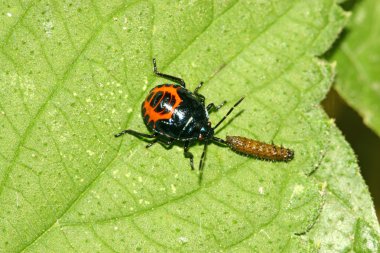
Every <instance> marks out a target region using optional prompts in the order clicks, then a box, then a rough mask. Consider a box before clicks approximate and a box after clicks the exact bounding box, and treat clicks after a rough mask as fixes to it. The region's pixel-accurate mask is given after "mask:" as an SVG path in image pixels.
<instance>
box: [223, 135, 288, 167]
mask: <svg viewBox="0 0 380 253" xmlns="http://www.w3.org/2000/svg"><path fill="white" fill-rule="evenodd" d="M226 142H227V144H228V146H229V147H230V148H231V149H232V150H234V151H237V152H239V153H242V154H245V155H250V156H254V157H257V158H260V159H265V160H272V161H284V162H287V161H290V160H292V159H293V157H294V152H293V150H291V149H287V148H283V147H279V146H276V145H271V144H267V143H264V142H260V141H255V140H252V139H248V138H245V137H241V136H227V137H226Z"/></svg>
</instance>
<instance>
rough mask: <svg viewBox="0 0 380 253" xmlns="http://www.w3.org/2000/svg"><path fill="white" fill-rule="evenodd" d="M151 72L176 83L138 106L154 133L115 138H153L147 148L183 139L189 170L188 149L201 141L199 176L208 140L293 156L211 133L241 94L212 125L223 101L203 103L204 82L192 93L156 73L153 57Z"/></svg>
mask: <svg viewBox="0 0 380 253" xmlns="http://www.w3.org/2000/svg"><path fill="white" fill-rule="evenodd" d="M153 72H154V74H156V75H157V76H160V77H163V78H165V79H168V80H170V81H173V82H175V83H176V84H161V85H158V86H156V87H154V88H153V89H152V90H151V91H150V92H149V94H148V96H147V97H146V99H145V100H144V102H143V103H142V105H141V113H142V117H143V119H144V123H145V125H146V126H147V127H148V129H149V130H150V131H151V132H153V133H152V134H145V133H140V132H137V131H134V130H131V129H127V130H124V131H122V132H120V133H118V134H116V135H115V137H120V136H122V135H124V134H131V135H135V136H137V137H143V138H152V139H153V141H151V142H150V143H149V144H148V145H147V146H146V147H147V148H149V147H151V146H152V145H153V144H154V143H156V142H157V141H161V142H165V143H166V144H167V145H168V146H169V147H170V146H171V145H172V144H173V142H174V141H179V142H183V143H184V156H185V157H186V158H189V159H190V166H191V168H192V169H194V164H193V154H192V153H190V152H189V145H190V143H191V142H194V141H202V142H203V143H204V147H203V152H202V156H201V159H200V162H199V171H200V179H201V178H202V164H203V161H204V159H205V155H206V149H207V145H208V144H209V143H210V142H217V143H221V144H224V145H228V146H229V147H230V148H231V149H233V150H235V151H238V152H240V153H244V154H247V155H252V156H255V157H258V158H262V159H270V160H277V161H289V160H291V159H292V158H293V151H291V150H288V149H284V148H282V147H277V146H275V145H269V144H265V143H262V142H255V141H253V140H250V139H246V138H244V137H236V136H235V137H230V136H228V137H227V140H223V139H220V138H218V137H215V136H214V133H215V129H216V128H217V127H218V126H220V124H221V123H222V122H223V121H224V120H225V119H226V118H227V116H228V115H229V114H230V113H231V112H232V111H233V110H234V108H235V107H236V106H238V105H239V104H240V103H241V101H243V99H244V97H242V98H240V99H239V100H238V101H237V102H236V103H235V104H234V105H233V106H232V107H231V108H230V110H229V111H228V112H227V114H226V115H225V116H224V117H223V118H222V119H221V120H220V121H219V122H218V123H217V124H216V125H215V126H214V127H211V122H210V121H209V113H210V112H211V111H213V110H214V111H217V110H219V109H220V108H221V107H222V106H223V105H224V104H225V101H224V102H223V103H222V104H220V105H219V106H215V104H214V103H210V104H208V105H207V106H205V97H204V96H203V95H201V94H199V93H198V90H199V89H200V88H201V87H202V85H203V82H201V83H200V84H199V85H198V87H197V88H196V89H195V90H194V92H191V91H189V90H187V89H186V84H185V82H184V80H183V79H181V78H179V77H175V76H171V75H168V74H163V73H160V72H158V70H157V66H156V60H155V59H153Z"/></svg>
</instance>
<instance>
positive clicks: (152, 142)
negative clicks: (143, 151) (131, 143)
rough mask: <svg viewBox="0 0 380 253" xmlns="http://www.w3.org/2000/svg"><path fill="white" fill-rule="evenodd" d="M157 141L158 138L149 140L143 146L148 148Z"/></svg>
mask: <svg viewBox="0 0 380 253" xmlns="http://www.w3.org/2000/svg"><path fill="white" fill-rule="evenodd" d="M157 141H158V138H156V139H154V140H153V141H151V142H150V143H149V144H148V145H146V146H145V147H146V148H150V147H151V146H153V144H155V143H157Z"/></svg>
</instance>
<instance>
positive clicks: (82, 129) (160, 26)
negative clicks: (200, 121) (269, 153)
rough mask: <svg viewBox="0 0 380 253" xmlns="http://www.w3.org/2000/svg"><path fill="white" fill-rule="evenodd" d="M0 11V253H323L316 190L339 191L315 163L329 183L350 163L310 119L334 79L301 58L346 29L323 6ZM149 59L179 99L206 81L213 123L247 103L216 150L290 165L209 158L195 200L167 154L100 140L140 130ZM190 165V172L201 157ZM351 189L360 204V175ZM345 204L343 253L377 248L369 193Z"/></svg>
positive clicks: (188, 179)
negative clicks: (239, 147)
mask: <svg viewBox="0 0 380 253" xmlns="http://www.w3.org/2000/svg"><path fill="white" fill-rule="evenodd" d="M0 10H2V12H1V23H2V24H4V25H2V26H1V27H0V39H1V40H0V63H1V66H2V68H1V69H0V85H1V93H0V96H1V97H0V98H1V99H0V101H1V102H0V128H1V130H0V147H1V148H0V150H1V152H0V206H1V208H0V251H1V252H3V251H4V252H21V251H24V252H93V251H101V252H109V251H110V252H112V251H117V252H135V251H142V252H152V251H161V252H167V251H172V252H176V251H205V252H215V251H236V252H241V251H258V252H279V251H285V252H295V251H298V252H313V251H316V250H317V249H318V248H322V249H326V250H327V246H325V244H323V243H322V244H321V243H320V242H321V241H323V240H327V239H326V237H323V235H321V234H317V233H316V232H315V231H317V232H318V231H322V230H321V228H323V229H326V230H328V231H329V232H331V231H332V230H334V229H335V228H336V226H338V225H339V222H340V220H339V219H329V217H330V215H331V216H333V217H335V216H334V212H335V211H334V210H331V209H326V206H328V204H329V202H328V201H329V200H330V198H329V191H327V194H326V193H325V192H324V191H323V189H324V187H323V186H324V185H325V184H323V182H324V181H326V180H327V179H325V178H323V177H322V176H321V177H317V175H319V174H318V173H322V172H320V171H328V172H329V173H332V174H333V176H331V178H333V177H334V178H337V177H339V175H340V174H334V173H335V172H336V170H335V167H330V166H335V164H332V163H329V160H326V157H329V156H333V157H334V162H336V163H338V164H339V165H341V164H343V165H342V169H341V170H344V168H345V167H344V161H345V159H349V158H350V157H351V155H352V154H351V153H350V152H351V151H350V149H349V148H348V147H347V146H346V144H345V143H344V141H341V142H338V141H337V142H336V146H332V144H331V142H330V140H335V139H337V140H339V138H342V137H341V134H340V133H338V132H337V131H336V129H335V127H334V126H332V125H331V123H330V121H329V120H328V119H327V118H326V116H325V114H324V113H323V111H322V110H321V109H320V107H319V106H318V104H319V102H320V101H321V100H322V99H323V97H324V96H325V94H326V93H327V91H328V89H329V87H330V85H331V83H332V80H333V77H334V67H333V65H331V64H329V63H326V62H324V61H322V60H319V59H317V58H316V56H318V55H321V54H323V53H324V52H325V51H326V50H327V49H328V48H329V47H330V45H331V43H332V42H333V41H334V40H335V38H336V37H337V34H338V33H339V31H340V30H341V29H342V27H343V25H344V23H345V20H346V16H347V15H346V14H345V13H344V12H343V11H342V10H341V8H340V7H338V6H337V5H336V4H335V2H334V1H332V0H318V1H283V0H278V1H239V2H237V1H223V2H219V1H218V3H216V2H215V3H212V2H209V1H194V2H184V3H181V4H179V3H176V2H174V1H171V2H165V3H164V2H163V1H152V2H144V1H132V2H128V3H124V2H122V1H109V0H108V1H80V2H79V1H78V2H75V3H74V2H58V1H57V2H50V1H30V2H22V3H21V2H20V3H19V4H18V3H15V2H14V1H10V2H9V3H6V2H4V1H3V2H2V6H1V7H0ZM153 57H156V58H157V61H158V66H159V69H160V70H161V71H162V72H164V73H170V74H174V75H178V76H181V77H183V78H184V79H185V80H186V81H187V83H188V88H189V89H191V90H193V89H194V88H195V87H196V86H197V84H198V83H199V82H200V81H205V85H204V87H203V88H202V90H201V92H202V94H204V95H205V96H206V97H207V102H215V103H220V102H222V101H223V100H224V99H228V101H229V103H228V104H227V106H225V107H227V108H223V109H222V110H220V111H219V112H217V113H215V114H212V115H211V121H212V122H216V121H217V120H218V119H220V118H221V117H222V116H223V115H224V114H225V113H226V111H227V110H228V106H231V105H232V104H233V103H234V102H235V101H236V100H237V99H238V98H240V97H241V96H242V95H246V99H245V100H244V103H242V104H241V106H239V108H238V109H237V110H236V113H235V117H234V116H232V117H230V119H229V121H228V122H226V124H225V125H224V126H223V127H222V128H221V130H220V131H218V132H217V136H220V137H224V136H225V135H226V134H234V135H242V136H247V137H251V138H256V139H259V140H261V141H266V142H269V143H270V142H271V141H273V142H274V143H277V144H283V145H284V146H286V147H289V148H292V149H294V151H295V159H294V160H293V161H291V162H289V163H273V162H267V161H260V160H255V159H252V158H248V157H244V156H239V155H237V154H236V153H234V152H231V151H230V150H228V149H227V148H225V147H219V146H217V145H210V146H209V147H208V153H207V160H206V164H205V171H204V176H203V182H202V184H201V185H199V184H198V174H197V172H194V171H191V170H190V166H189V161H188V159H185V158H184V157H183V150H182V147H181V146H180V145H176V146H174V147H173V148H172V149H170V150H166V149H165V147H163V146H161V145H155V146H154V147H152V148H150V149H145V145H144V143H143V142H142V141H141V140H139V139H136V138H134V137H133V136H125V137H123V139H115V138H114V137H113V134H115V133H117V132H119V131H120V130H121V129H125V128H132V129H136V130H138V131H142V132H145V131H146V128H145V127H144V125H143V122H142V119H141V116H140V105H141V102H142V100H143V99H144V97H145V96H146V94H147V91H148V90H149V89H150V88H151V87H153V86H154V85H157V84H159V83H162V82H164V80H162V79H157V78H156V77H154V76H153V74H152V65H151V64H152V63H151V61H152V58H153ZM332 147H333V148H332ZM191 151H192V152H193V153H194V155H195V158H196V160H199V157H200V153H201V152H202V146H201V145H196V144H195V145H193V146H192V147H191ZM338 151H339V152H338ZM335 152H337V153H335ZM345 152H348V153H350V154H346V153H345ZM353 164H354V166H356V161H354V162H353ZM322 169H323V170H322ZM350 180H352V181H353V182H354V183H355V184H359V185H360V187H362V188H364V189H366V188H365V185H364V184H363V182H362V181H361V177H360V175H359V174H355V175H351V177H350ZM332 185H333V184H332ZM328 187H329V185H328ZM342 191H343V190H342ZM343 193H344V191H343ZM358 195H359V197H360V198H363V199H364V200H362V201H358V202H355V204H354V205H353V210H356V209H355V208H358V206H356V204H362V202H363V203H364V204H365V205H366V206H367V207H368V209H366V211H363V215H361V213H358V214H356V216H355V218H357V220H355V221H356V222H351V223H350V224H351V225H352V226H351V227H350V228H355V232H354V238H355V240H354V242H353V243H354V246H352V247H355V249H357V248H363V245H365V244H366V242H368V241H369V240H371V241H373V242H374V245H376V244H375V242H376V241H374V240H372V238H376V235H377V234H378V227H377V224H376V220H375V218H374V217H373V216H369V217H365V215H366V214H367V212H371V211H373V206H372V203H371V201H370V200H369V194H368V192H366V191H365V192H364V193H358ZM351 197H354V196H351V194H348V195H347V196H345V198H346V200H347V201H350V200H351ZM324 199H326V200H325V201H324ZM326 210H327V211H326ZM344 211H345V210H343V211H342V212H344ZM321 212H322V213H321ZM326 212H327V214H326ZM359 218H360V219H359ZM325 219H327V220H328V221H330V220H332V221H333V222H326V223H323V221H324V220H325ZM316 234H317V235H316ZM339 243H340V241H338V240H337V241H333V244H336V245H339ZM336 247H338V246H336Z"/></svg>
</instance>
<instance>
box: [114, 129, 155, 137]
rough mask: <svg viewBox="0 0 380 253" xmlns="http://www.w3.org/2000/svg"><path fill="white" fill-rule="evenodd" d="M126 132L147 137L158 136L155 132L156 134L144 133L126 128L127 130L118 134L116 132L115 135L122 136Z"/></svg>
mask: <svg viewBox="0 0 380 253" xmlns="http://www.w3.org/2000/svg"><path fill="white" fill-rule="evenodd" d="M124 134H131V135H135V136H140V137H145V138H154V137H156V136H157V134H155V133H154V134H144V133H140V132H137V131H135V130H131V129H126V130H123V131H121V132H120V133H118V134H115V137H120V136H122V135H124Z"/></svg>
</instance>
